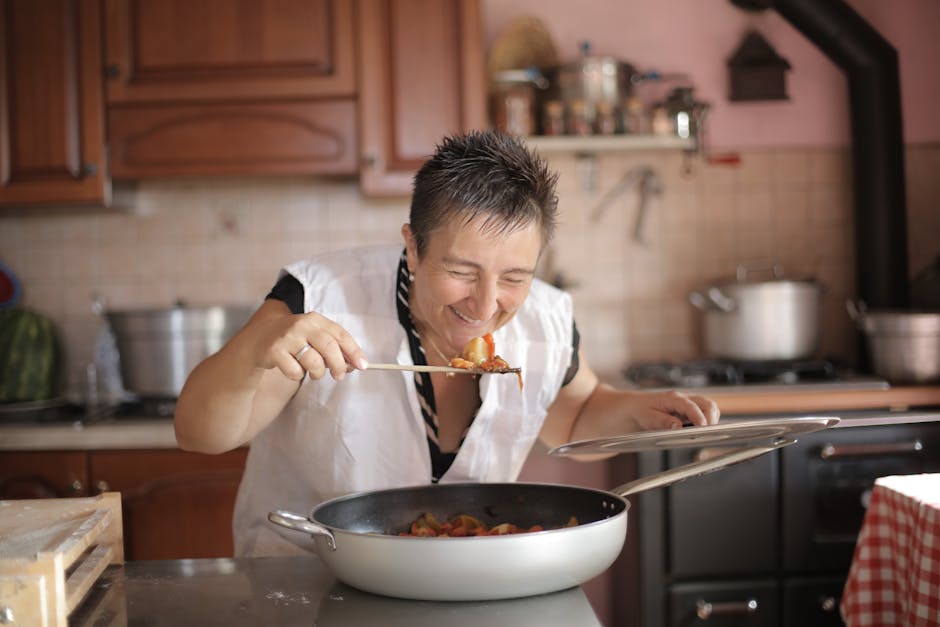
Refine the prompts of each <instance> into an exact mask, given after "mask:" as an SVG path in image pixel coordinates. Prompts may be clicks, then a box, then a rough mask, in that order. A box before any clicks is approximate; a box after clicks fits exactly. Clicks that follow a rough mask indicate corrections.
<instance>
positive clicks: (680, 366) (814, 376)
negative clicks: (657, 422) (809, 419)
mask: <svg viewBox="0 0 940 627" xmlns="http://www.w3.org/2000/svg"><path fill="white" fill-rule="evenodd" d="M623 374H624V376H625V377H626V379H627V381H629V382H630V383H631V384H633V385H634V386H636V387H641V388H713V387H728V386H744V387H753V386H759V387H761V388H764V387H767V386H770V387H775V386H810V387H813V388H818V387H832V388H848V387H854V388H858V387H860V386H861V387H867V388H871V389H881V388H886V387H888V384H887V382H886V381H883V380H881V379H877V378H872V377H867V376H862V375H859V374H858V373H856V372H855V371H853V370H852V369H851V368H850V367H848V366H847V365H846V364H844V363H842V362H840V361H838V360H835V359H825V358H822V359H804V360H780V361H735V360H725V359H698V360H690V361H677V362H676V361H661V362H647V363H637V364H631V365H629V366H628V367H627V368H625V369H624V371H623Z"/></svg>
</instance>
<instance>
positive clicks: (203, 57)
mask: <svg viewBox="0 0 940 627" xmlns="http://www.w3.org/2000/svg"><path fill="white" fill-rule="evenodd" d="M105 6H106V7H107V8H106V11H107V13H106V36H107V40H106V41H107V50H106V54H107V72H108V91H107V97H108V102H109V103H132V102H165V101H178V102H179V101H204V100H272V99H281V98H322V97H334V96H352V95H353V94H354V91H355V75H354V73H355V61H354V56H353V55H354V50H355V46H354V43H353V30H352V29H353V3H352V2H349V1H348V0H241V1H239V2H232V1H231V0H106V4H105Z"/></svg>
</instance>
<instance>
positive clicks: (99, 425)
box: [0, 418, 178, 451]
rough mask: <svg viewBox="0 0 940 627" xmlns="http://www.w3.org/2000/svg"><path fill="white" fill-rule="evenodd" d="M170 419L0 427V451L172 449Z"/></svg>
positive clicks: (12, 424)
mask: <svg viewBox="0 0 940 627" xmlns="http://www.w3.org/2000/svg"><path fill="white" fill-rule="evenodd" d="M175 448H178V445H177V443H176V434H175V433H174V431H173V419H172V418H109V419H105V420H100V421H95V422H90V423H87V424H86V423H84V422H81V421H74V422H8V423H3V424H0V451H70V450H107V449H175Z"/></svg>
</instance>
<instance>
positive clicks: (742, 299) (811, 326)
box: [689, 264, 823, 361]
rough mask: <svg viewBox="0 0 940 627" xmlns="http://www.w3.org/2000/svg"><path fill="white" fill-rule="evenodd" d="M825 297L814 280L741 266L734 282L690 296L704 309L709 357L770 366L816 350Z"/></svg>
mask: <svg viewBox="0 0 940 627" xmlns="http://www.w3.org/2000/svg"><path fill="white" fill-rule="evenodd" d="M766 271H770V272H772V275H771V276H769V277H768V276H767V275H766ZM760 277H764V278H760ZM822 293H823V287H822V285H821V284H820V283H817V282H816V281H815V280H813V279H791V278H785V277H784V276H783V268H782V267H781V266H780V264H772V265H763V264H760V265H759V264H742V265H739V266H738V268H737V272H736V273H735V276H734V277H733V278H731V279H726V280H720V281H716V282H715V283H713V284H711V285H709V286H708V287H706V288H705V289H704V290H702V291H698V290H694V291H692V292H690V293H689V301H690V302H691V303H692V304H693V305H694V306H695V307H697V308H699V309H701V310H702V318H703V333H702V342H703V344H704V350H705V353H707V354H708V355H710V356H713V357H721V358H725V359H737V360H743V361H771V360H786V359H802V358H805V357H809V356H811V355H812V354H813V353H814V352H815V351H816V349H817V347H818V343H819V318H820V299H821V297H822Z"/></svg>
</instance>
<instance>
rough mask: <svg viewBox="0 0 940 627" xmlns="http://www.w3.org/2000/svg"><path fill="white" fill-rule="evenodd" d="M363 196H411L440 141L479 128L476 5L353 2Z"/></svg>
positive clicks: (419, 0)
mask: <svg viewBox="0 0 940 627" xmlns="http://www.w3.org/2000/svg"><path fill="white" fill-rule="evenodd" d="M358 23H359V64H360V67H359V130H360V138H361V139H360V146H361V148H360V152H361V155H362V165H361V172H360V178H361V183H362V190H363V193H365V194H366V195H373V196H384V195H402V194H410V193H411V183H412V177H413V176H414V173H415V172H416V171H417V170H418V168H419V167H420V166H421V164H422V162H423V161H424V160H425V159H426V158H427V157H428V156H430V154H431V153H432V152H433V151H434V148H435V146H436V145H437V143H438V142H439V141H440V140H441V138H442V137H443V136H444V135H446V134H450V133H456V132H461V131H467V130H471V129H475V128H481V129H482V128H485V127H486V126H487V119H486V84H485V73H484V57H485V54H484V49H483V32H482V25H481V12H480V4H479V1H478V0H360V2H359V13H358Z"/></svg>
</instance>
